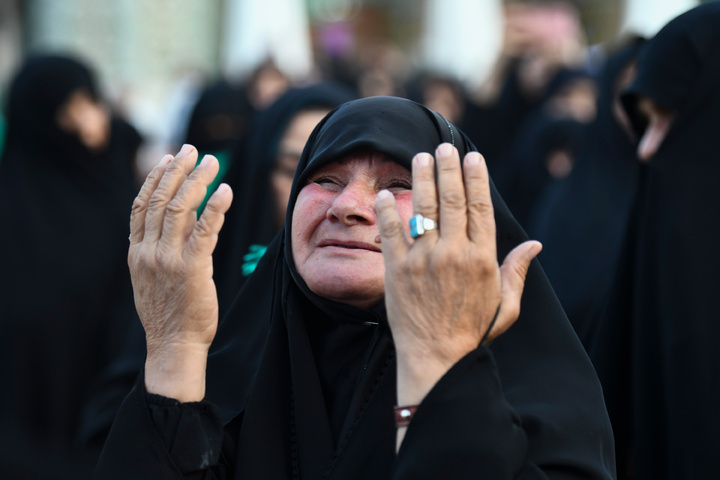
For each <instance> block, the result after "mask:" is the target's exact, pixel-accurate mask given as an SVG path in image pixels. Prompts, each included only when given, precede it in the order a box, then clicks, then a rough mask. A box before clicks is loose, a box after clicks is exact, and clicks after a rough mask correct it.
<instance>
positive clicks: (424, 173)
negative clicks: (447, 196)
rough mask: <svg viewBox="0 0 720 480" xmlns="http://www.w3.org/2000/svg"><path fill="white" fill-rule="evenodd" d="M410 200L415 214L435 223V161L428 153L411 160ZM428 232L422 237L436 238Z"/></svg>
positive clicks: (436, 217) (436, 213) (436, 233)
mask: <svg viewBox="0 0 720 480" xmlns="http://www.w3.org/2000/svg"><path fill="white" fill-rule="evenodd" d="M412 177H413V178H412V198H413V211H414V212H415V214H418V215H422V216H423V217H427V218H430V219H432V220H435V221H437V219H438V199H437V185H436V184H435V159H434V158H433V157H432V155H430V154H429V153H418V154H417V155H415V157H414V158H413V160H412ZM437 235H438V232H437V231H433V230H429V231H427V232H426V233H425V234H424V235H423V236H427V237H434V238H437Z"/></svg>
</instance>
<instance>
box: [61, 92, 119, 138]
mask: <svg viewBox="0 0 720 480" xmlns="http://www.w3.org/2000/svg"><path fill="white" fill-rule="evenodd" d="M57 123H58V125H59V126H60V128H61V129H63V130H65V131H66V132H67V133H70V134H73V135H77V136H78V138H79V139H80V141H81V142H82V143H83V145H85V148H87V149H88V150H91V151H100V150H103V149H104V148H105V146H107V143H108V141H109V140H110V115H109V114H108V112H107V110H106V109H105V107H104V106H103V105H102V104H101V103H100V102H98V101H96V100H94V99H93V98H92V97H91V96H90V95H89V94H88V93H86V92H85V91H83V90H78V91H77V92H75V93H73V94H72V95H70V98H69V99H68V100H67V102H65V104H64V105H63V106H62V107H60V109H59V110H58V113H57Z"/></svg>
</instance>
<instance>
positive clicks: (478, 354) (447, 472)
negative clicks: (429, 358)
mask: <svg viewBox="0 0 720 480" xmlns="http://www.w3.org/2000/svg"><path fill="white" fill-rule="evenodd" d="M528 445H529V442H528V438H527V435H526V433H525V431H524V430H523V428H522V426H521V423H520V418H519V416H518V415H517V414H516V413H515V412H514V411H513V409H512V407H511V406H510V404H509V403H508V402H507V401H506V400H505V397H504V395H503V392H502V389H501V386H500V378H499V375H498V371H497V368H496V365H495V361H494V359H493V356H492V354H491V353H490V351H489V350H488V349H487V348H485V347H480V348H478V349H477V350H475V351H473V352H471V353H469V354H468V355H466V356H465V357H464V358H463V359H461V360H460V361H459V362H458V363H457V364H456V365H455V366H453V367H452V368H451V369H450V370H449V371H448V373H447V374H445V376H444V377H443V378H441V379H440V381H439V382H438V383H437V385H435V387H434V388H433V389H432V390H431V391H430V393H429V394H428V395H427V397H426V398H425V399H424V400H423V402H422V403H421V404H420V406H419V408H418V409H417V412H416V413H415V416H414V418H413V419H412V421H411V423H410V426H409V427H408V430H407V432H406V435H405V438H404V440H403V443H402V445H401V448H400V451H399V452H398V457H397V460H396V463H395V469H394V473H393V476H392V479H393V480H400V479H413V480H418V479H431V478H432V479H436V478H452V479H454V480H461V479H466V478H467V479H478V478H482V479H504V480H507V479H518V478H528V479H530V478H548V477H547V476H546V475H545V474H544V473H543V472H542V470H541V469H540V468H539V467H538V466H537V465H533V464H532V462H530V461H529V460H528V456H529V446H528Z"/></svg>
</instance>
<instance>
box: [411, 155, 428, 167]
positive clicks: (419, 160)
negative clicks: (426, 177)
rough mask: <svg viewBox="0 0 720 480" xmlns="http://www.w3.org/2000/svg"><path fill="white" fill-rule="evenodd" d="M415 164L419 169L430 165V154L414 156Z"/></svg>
mask: <svg viewBox="0 0 720 480" xmlns="http://www.w3.org/2000/svg"><path fill="white" fill-rule="evenodd" d="M415 163H416V165H418V166H420V167H426V166H428V165H430V154H429V153H418V154H417V155H415Z"/></svg>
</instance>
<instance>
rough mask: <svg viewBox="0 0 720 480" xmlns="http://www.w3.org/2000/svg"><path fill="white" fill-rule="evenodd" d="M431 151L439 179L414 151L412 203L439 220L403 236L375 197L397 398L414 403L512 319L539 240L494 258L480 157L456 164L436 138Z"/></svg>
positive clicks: (390, 210) (388, 207)
mask: <svg viewBox="0 0 720 480" xmlns="http://www.w3.org/2000/svg"><path fill="white" fill-rule="evenodd" d="M436 158H437V171H438V178H437V184H436V181H435V168H434V161H433V157H432V156H431V155H430V154H427V153H422V154H418V155H417V156H416V157H415V158H414V159H413V208H414V210H415V213H416V214H421V215H423V216H424V217H427V218H430V219H433V220H436V221H437V222H438V228H437V229H434V230H429V231H427V232H425V234H424V235H422V236H420V237H418V238H416V239H415V241H410V240H408V238H407V236H406V232H407V230H406V225H404V224H403V222H402V221H401V219H400V216H399V214H398V212H397V209H396V208H395V203H394V198H393V196H392V195H391V194H389V192H380V194H379V195H378V198H377V202H376V211H377V216H378V222H379V226H380V235H381V238H382V252H383V257H384V260H385V304H386V307H387V313H388V321H389V323H390V328H391V330H392V334H393V339H394V342H395V348H396V351H397V361H398V404H400V405H412V404H419V403H420V402H421V401H422V399H423V398H425V395H427V393H428V392H429V391H430V389H432V387H433V386H434V385H435V384H436V383H437V381H438V380H440V378H441V377H442V376H443V375H444V374H445V373H446V372H447V371H448V370H449V369H450V368H451V367H452V366H453V365H454V364H455V363H456V362H457V361H458V360H460V359H461V358H462V357H464V356H465V355H466V354H468V353H469V352H470V351H472V350H474V349H476V348H477V347H478V345H479V344H480V342H481V341H482V339H483V338H484V337H485V338H486V342H487V341H490V340H492V339H493V338H496V337H497V336H499V335H501V334H502V333H503V332H505V331H506V330H507V329H508V328H510V326H511V325H512V324H513V323H514V322H515V320H516V319H517V317H518V315H519V313H520V298H521V296H522V291H523V287H524V284H525V275H526V273H527V270H528V267H529V265H530V262H531V261H532V259H533V258H535V256H536V255H537V254H538V253H539V252H540V250H541V248H542V246H541V245H540V243H538V242H535V241H528V242H525V243H522V244H521V245H519V246H517V247H516V248H515V249H514V250H513V251H512V252H510V254H509V255H508V256H507V258H506V259H505V261H504V262H503V264H502V266H500V265H498V261H497V252H496V238H495V217H494V214H493V206H492V201H491V199H490V185H489V176H488V172H487V167H486V165H485V161H484V159H483V157H482V156H481V155H480V154H479V153H477V152H471V153H468V154H467V155H466V156H465V159H464V162H463V163H462V165H461V162H460V158H459V155H458V152H457V150H456V149H455V147H453V146H451V145H449V144H443V145H440V146H439V147H438V149H437V151H436ZM498 309H499V310H498ZM496 312H497V319H496V320H495V322H494V323H493V318H495V315H496ZM486 333H488V335H487V336H486V335H485V334H486Z"/></svg>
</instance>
